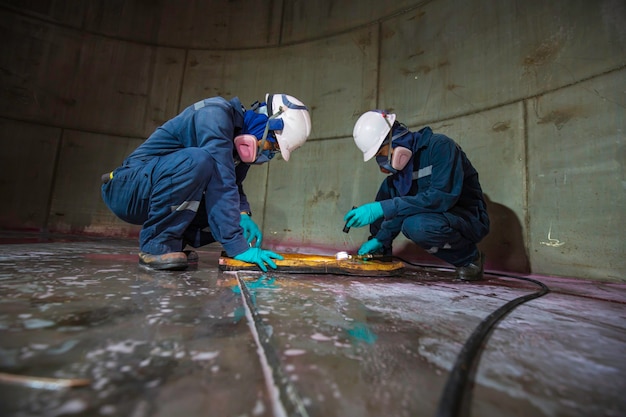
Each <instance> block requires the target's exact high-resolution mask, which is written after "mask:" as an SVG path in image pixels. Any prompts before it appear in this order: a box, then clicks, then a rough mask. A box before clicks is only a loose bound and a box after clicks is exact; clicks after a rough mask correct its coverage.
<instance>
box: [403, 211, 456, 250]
mask: <svg viewBox="0 0 626 417" xmlns="http://www.w3.org/2000/svg"><path fill="white" fill-rule="evenodd" d="M402 233H403V234H404V236H406V237H407V238H408V239H410V240H412V241H413V242H415V243H416V244H417V245H418V246H420V247H422V248H425V249H430V248H433V247H443V246H444V245H446V244H449V243H450V241H451V240H455V239H454V234H455V233H458V232H456V231H455V230H453V229H452V228H451V227H450V224H449V223H448V220H447V219H446V218H445V216H443V215H441V214H437V213H422V214H416V215H414V216H410V217H407V218H406V219H405V220H404V222H403V223H402Z"/></svg>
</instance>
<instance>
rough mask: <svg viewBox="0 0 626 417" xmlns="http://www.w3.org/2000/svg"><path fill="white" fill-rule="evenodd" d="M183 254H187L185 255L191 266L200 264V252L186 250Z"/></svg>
mask: <svg viewBox="0 0 626 417" xmlns="http://www.w3.org/2000/svg"><path fill="white" fill-rule="evenodd" d="M183 252H184V253H185V255H187V262H189V263H190V264H197V263H198V259H200V257H199V256H198V252H196V251H195V250H184V251H183Z"/></svg>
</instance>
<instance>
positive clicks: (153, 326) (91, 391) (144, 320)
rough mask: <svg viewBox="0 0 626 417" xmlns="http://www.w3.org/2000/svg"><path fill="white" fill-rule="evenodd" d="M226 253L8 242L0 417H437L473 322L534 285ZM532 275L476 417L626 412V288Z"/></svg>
mask: <svg viewBox="0 0 626 417" xmlns="http://www.w3.org/2000/svg"><path fill="white" fill-rule="evenodd" d="M220 251H221V248H220V247H219V246H217V245H215V246H209V247H206V248H205V249H204V250H201V251H199V255H200V262H199V265H198V267H197V269H194V270H189V271H182V272H146V271H143V270H140V269H139V268H138V266H137V245H136V242H134V241H129V240H103V239H87V238H74V239H72V238H62V237H61V238H59V237H57V238H51V239H41V238H36V237H34V238H33V237H30V238H24V237H23V236H22V237H20V236H14V235H10V236H6V235H2V234H0V415H1V416H5V417H6V416H62V415H75V416H98V415H102V416H188V417H194V416H280V415H309V416H325V417H326V416H355V417H356V416H359V417H362V416H434V415H435V413H436V410H437V406H438V401H439V399H440V396H441V393H442V390H443V387H444V385H445V383H446V380H447V376H448V373H449V371H450V369H451V367H452V365H453V364H454V362H455V359H456V356H457V355H458V353H459V351H460V349H461V347H462V345H463V343H464V342H465V340H466V339H467V338H468V337H469V335H470V334H471V333H472V331H473V330H474V328H475V327H476V326H477V325H478V324H479V323H480V322H481V320H483V319H484V318H485V317H486V316H487V315H489V314H490V313H491V312H492V311H494V310H496V309H497V308H498V307H500V306H501V305H503V304H504V303H506V302H507V301H509V300H512V299H514V298H517V297H519V296H522V295H524V294H528V293H531V292H534V291H536V287H535V286H534V285H532V284H531V283H528V282H524V281H519V280H514V279H511V278H506V277H502V276H496V275H490V274H488V275H487V277H486V278H487V279H486V280H485V281H483V282H480V283H465V282H461V281H458V280H455V279H454V276H453V274H452V273H451V272H450V271H447V270H445V269H436V268H411V269H410V270H407V271H406V272H405V273H404V274H403V275H402V276H400V277H393V278H388V277H387V278H381V277H377V278H369V277H354V276H340V275H307V274H298V275H290V274H285V273H275V272H270V273H267V274H262V273H260V272H246V271H238V272H220V271H218V265H217V261H218V258H219V255H220ZM534 278H535V279H539V280H541V281H542V282H544V283H545V284H546V285H548V286H549V287H550V289H551V290H552V291H551V292H550V293H549V294H547V295H545V296H543V297H541V298H538V299H535V300H532V301H530V302H528V303H526V304H523V305H522V306H520V307H518V308H517V309H515V310H514V311H512V312H511V313H510V314H508V315H507V316H506V317H505V318H504V319H503V320H502V321H500V322H499V323H498V324H497V325H496V327H495V328H494V330H493V331H492V332H491V334H490V335H489V338H488V339H487V341H486V343H485V345H484V349H483V350H482V353H481V356H480V358H479V362H478V366H477V369H476V370H475V373H474V374H473V381H474V383H473V384H472V386H471V388H472V389H471V390H470V391H469V401H467V402H466V405H465V408H464V410H465V415H468V416H494V417H495V416H528V415H533V416H591V415H593V416H620V415H624V414H625V413H626V397H625V396H624V395H623V393H624V392H625V391H626V361H624V357H625V354H626V320H625V319H626V309H625V305H626V286H624V285H620V284H608V283H599V282H588V281H580V280H572V279H567V278H551V277H543V278H537V277H534ZM17 376H29V377H48V378H52V379H53V381H57V383H61V382H64V381H65V382H66V381H74V380H76V381H79V382H80V381H84V382H85V385H83V386H76V387H72V388H60V387H54V386H45V385H43V386H39V387H33V386H29V385H28V384H31V385H32V383H34V382H36V380H33V379H27V380H26V381H23V380H22V381H18V382H15V381H14V379H15V378H16V377H17ZM85 380H86V381H85ZM79 385H80V384H79Z"/></svg>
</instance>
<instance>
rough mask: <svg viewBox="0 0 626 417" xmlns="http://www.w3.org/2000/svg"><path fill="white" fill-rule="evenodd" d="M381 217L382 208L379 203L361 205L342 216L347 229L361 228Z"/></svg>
mask: <svg viewBox="0 0 626 417" xmlns="http://www.w3.org/2000/svg"><path fill="white" fill-rule="evenodd" d="M381 217H383V206H382V205H381V204H380V203H379V202H374V203H367V204H363V205H362V206H360V207H357V208H355V209H352V210H350V211H349V212H347V213H346V215H345V216H344V218H343V219H344V220H345V221H346V226H347V227H363V226H366V225H368V224H370V223H374V222H375V221H376V220H378V219H380V218H381Z"/></svg>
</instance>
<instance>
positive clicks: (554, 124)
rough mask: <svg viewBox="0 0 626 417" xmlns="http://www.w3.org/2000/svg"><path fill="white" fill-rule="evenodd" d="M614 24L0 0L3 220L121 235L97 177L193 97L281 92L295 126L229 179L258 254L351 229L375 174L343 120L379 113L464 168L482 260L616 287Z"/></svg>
mask: <svg viewBox="0 0 626 417" xmlns="http://www.w3.org/2000/svg"><path fill="white" fill-rule="evenodd" d="M625 23H626V5H625V4H624V2H622V1H619V0H603V1H597V2H589V1H584V0H578V1H569V0H559V1H554V2H549V3H548V4H546V3H545V2H540V1H529V2H523V3H519V2H496V3H494V2H491V1H488V0H472V1H470V2H464V3H462V4H459V3H458V2H455V1H453V0H433V1H421V2H419V1H400V2H394V3H393V4H388V3H386V2H374V1H356V0H354V1H347V0H346V1H331V0H323V1H317V2H305V1H295V2H288V1H266V2H265V1H252V0H244V1H238V2H226V1H208V2H182V4H181V2H175V1H173V0H172V1H165V2H159V3H157V4H152V3H150V2H142V1H102V2H99V1H96V2H79V1H78V2H77V1H70V0H57V1H31V2H27V3H24V2H21V1H17V0H13V1H12V0H4V1H0V33H1V37H2V41H3V42H2V44H3V46H2V54H1V55H0V67H1V68H2V71H0V77H1V79H2V86H3V92H4V94H2V95H1V96H0V137H1V140H2V144H3V152H2V156H0V174H1V177H0V178H2V182H1V183H0V194H1V195H3V196H5V204H4V205H3V206H2V208H1V209H0V226H1V227H3V228H10V229H24V228H26V229H35V230H51V231H62V232H74V233H77V232H78V233H90V234H101V235H135V234H136V233H137V231H138V228H137V227H135V226H130V225H127V224H125V223H123V222H121V221H119V220H117V219H115V217H114V216H113V215H112V214H111V213H110V212H109V211H108V209H107V208H106V207H105V206H104V204H103V203H102V202H101V199H100V195H99V176H100V174H101V173H103V172H106V171H108V170H110V169H112V168H114V167H116V166H117V165H118V164H119V163H120V162H121V161H122V159H123V158H124V156H126V155H127V154H128V153H129V152H130V151H131V150H132V149H134V147H136V146H137V145H138V144H139V143H141V142H142V141H143V140H144V139H145V138H146V137H147V136H148V135H149V134H150V133H151V132H152V131H153V130H154V129H155V128H156V127H157V126H159V125H160V124H161V123H163V122H164V121H165V120H167V119H168V118H170V117H172V116H174V115H175V114H176V113H177V112H178V111H179V110H181V109H182V108H184V107H186V106H187V105H189V104H191V103H193V102H195V101H196V100H198V99H200V98H203V97H207V96H213V95H223V96H225V97H232V96H239V97H240V98H241V99H242V102H243V103H244V104H249V103H252V102H253V101H254V100H257V99H262V98H263V96H264V94H265V93H266V92H288V93H290V94H292V95H294V96H296V97H298V98H300V99H301V100H303V101H304V102H305V103H306V104H307V105H308V106H309V107H310V108H311V114H312V118H313V132H312V136H311V138H310V140H309V142H308V143H307V144H306V146H304V147H303V148H301V149H299V150H298V151H297V152H296V153H294V155H293V157H292V159H291V160H290V161H289V162H287V163H286V162H285V161H280V160H277V161H273V162H272V163H271V164H268V165H265V166H262V167H254V168H253V169H252V171H251V174H250V176H249V178H248V179H247V181H246V184H245V186H246V191H247V194H248V195H249V197H250V200H251V202H252V204H253V210H254V218H255V220H256V221H257V222H258V223H259V224H260V225H262V226H263V230H264V233H265V240H266V242H267V243H268V245H270V246H271V247H274V248H276V249H279V250H294V251H317V252H325V253H332V252H333V251H337V250H346V249H347V250H354V249H356V248H358V246H359V245H360V244H361V243H362V241H363V240H365V239H366V238H367V231H366V230H363V229H359V230H352V231H351V232H350V234H348V235H346V234H344V233H342V232H341V229H342V227H343V221H342V217H343V214H344V213H345V212H346V211H347V210H348V209H349V208H350V207H351V206H353V205H358V204H362V203H365V202H368V201H371V200H372V199H373V197H374V195H375V192H376V189H377V187H378V183H379V182H380V181H381V180H382V179H383V176H382V174H380V173H379V172H378V170H377V169H376V165H375V163H373V162H368V163H363V161H362V158H361V155H360V153H359V152H358V150H357V149H356V147H355V146H354V144H353V142H352V138H351V131H352V127H353V124H354V122H355V121H356V119H357V118H358V116H359V115H360V114H361V113H362V112H364V111H366V110H368V109H371V108H385V109H388V110H391V111H394V112H395V113H396V114H397V115H398V118H399V120H401V121H403V122H404V123H406V124H407V125H408V126H409V127H410V128H413V129H418V128H420V127H422V126H424V125H429V126H431V127H432V128H433V129H434V130H436V131H438V132H441V133H445V134H447V135H448V136H451V137H452V138H454V139H455V140H457V141H458V142H459V144H461V146H462V147H463V148H464V150H465V151H466V153H467V154H468V156H469V157H470V159H471V160H472V162H473V163H474V165H475V166H476V167H477V169H478V171H479V173H480V178H481V182H482V185H483V188H484V191H485V193H486V194H487V196H488V205H489V211H490V216H491V219H492V231H491V233H490V235H489V236H488V237H487V238H486V239H485V240H484V241H483V242H482V243H481V247H482V248H483V249H484V250H485V251H486V252H487V257H488V261H487V264H488V267H490V268H494V269H502V270H508V271H521V272H524V271H529V270H532V271H533V272H536V273H543V274H551V275H569V276H576V277H581V278H591V279H598V280H614V281H624V280H626V274H625V272H626V261H624V257H623V254H624V252H626V251H625V249H626V243H625V241H624V238H623V237H622V232H623V229H624V224H625V223H626V222H625V221H624V220H625V218H624V217H625V216H624V214H623V213H624V208H625V207H626V204H625V203H626V197H625V192H624V190H625V187H626V185H625V184H626V177H625V170H624V161H625V159H626V158H625V156H626V155H625V154H626V146H625V140H624V124H625V123H626V122H625V121H624V107H625V103H626V97H625V94H624V90H625V88H626V83H625V81H624V80H625V79H626V76H625V75H626V74H625V63H626V53H625V52H626V29H625V28H626V24H625ZM395 249H396V251H397V252H398V253H399V254H402V255H404V256H412V257H417V258H421V259H425V260H427V261H433V258H429V257H428V255H426V254H424V253H423V252H422V251H420V250H418V249H416V248H415V247H413V246H412V245H410V244H409V243H408V242H407V241H406V239H404V238H399V239H398V241H397V243H396V245H395Z"/></svg>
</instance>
